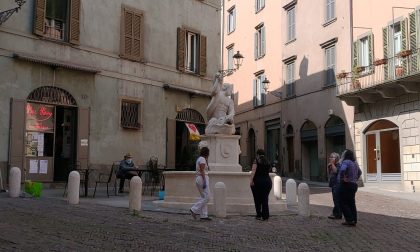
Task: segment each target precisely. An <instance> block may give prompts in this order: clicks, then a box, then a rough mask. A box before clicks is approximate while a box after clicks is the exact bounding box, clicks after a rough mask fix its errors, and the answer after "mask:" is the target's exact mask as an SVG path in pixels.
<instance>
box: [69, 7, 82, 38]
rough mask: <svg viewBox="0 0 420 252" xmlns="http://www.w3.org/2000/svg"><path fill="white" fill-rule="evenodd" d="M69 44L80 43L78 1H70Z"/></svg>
mask: <svg viewBox="0 0 420 252" xmlns="http://www.w3.org/2000/svg"><path fill="white" fill-rule="evenodd" d="M69 31H70V33H69V42H70V43H72V44H77V45H78V44H79V43H80V0H70V26H69Z"/></svg>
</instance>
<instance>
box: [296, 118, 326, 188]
mask: <svg viewBox="0 0 420 252" xmlns="http://www.w3.org/2000/svg"><path fill="white" fill-rule="evenodd" d="M300 141H301V146H302V177H303V178H309V179H310V180H312V181H322V180H324V179H323V177H322V175H321V173H320V169H319V162H318V135H317V128H316V126H315V124H314V123H313V122H311V121H309V120H308V121H306V122H305V123H304V124H303V126H302V128H301V129H300Z"/></svg>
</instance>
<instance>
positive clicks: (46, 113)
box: [26, 103, 54, 132]
mask: <svg viewBox="0 0 420 252" xmlns="http://www.w3.org/2000/svg"><path fill="white" fill-rule="evenodd" d="M26 130H31V131H42V132H47V131H54V106H49V105H44V104H37V103H27V104H26Z"/></svg>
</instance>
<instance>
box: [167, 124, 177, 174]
mask: <svg viewBox="0 0 420 252" xmlns="http://www.w3.org/2000/svg"><path fill="white" fill-rule="evenodd" d="M175 151H176V120H174V119H169V118H168V119H167V120H166V167H167V168H168V169H175Z"/></svg>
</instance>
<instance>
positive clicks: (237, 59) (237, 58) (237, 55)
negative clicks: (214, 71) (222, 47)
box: [219, 51, 244, 77]
mask: <svg viewBox="0 0 420 252" xmlns="http://www.w3.org/2000/svg"><path fill="white" fill-rule="evenodd" d="M243 60H244V56H242V54H241V53H240V52H239V51H237V52H236V53H235V55H233V61H234V62H233V64H234V65H235V68H233V69H226V70H219V73H220V75H221V77H225V76H227V75H229V74H232V73H233V72H235V71H236V70H238V69H239V67H240V66H241V65H242V61H243Z"/></svg>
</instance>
